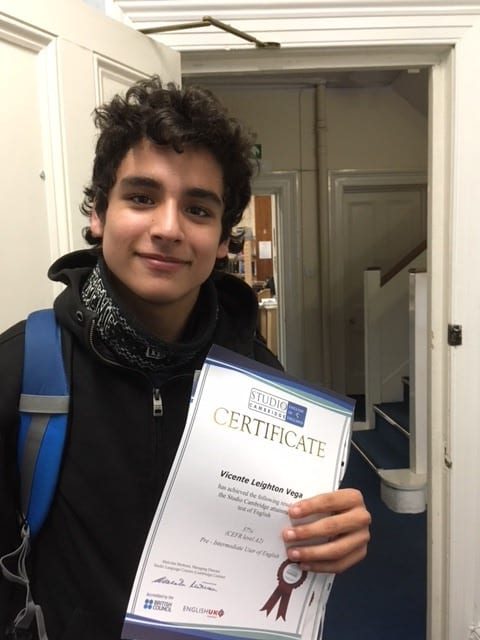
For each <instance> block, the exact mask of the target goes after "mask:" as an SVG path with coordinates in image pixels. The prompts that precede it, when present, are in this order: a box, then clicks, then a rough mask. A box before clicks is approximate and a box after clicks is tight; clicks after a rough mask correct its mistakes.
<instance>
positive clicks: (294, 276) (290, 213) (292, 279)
mask: <svg viewBox="0 0 480 640" xmlns="http://www.w3.org/2000/svg"><path fill="white" fill-rule="evenodd" d="M252 192H253V194H254V195H274V196H275V205H276V206H275V216H276V219H275V224H276V229H277V240H278V246H277V269H278V282H276V283H275V289H276V292H277V304H278V322H277V327H278V346H279V354H280V360H281V362H282V364H283V366H284V367H285V369H286V370H287V371H288V372H289V373H290V374H291V375H294V376H301V373H302V367H303V359H302V353H301V350H300V349H299V348H298V345H299V344H302V343H303V328H302V314H301V310H302V309H303V288H302V272H301V264H302V259H301V256H302V243H301V228H302V225H301V219H300V216H299V212H300V211H301V206H300V190H299V175H298V172H297V171H273V172H270V173H261V174H260V175H258V176H257V177H256V178H255V180H254V181H253V185H252ZM287 292H288V295H287ZM287 336H288V339H287Z"/></svg>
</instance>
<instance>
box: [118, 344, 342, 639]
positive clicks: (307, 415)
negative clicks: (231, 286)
mask: <svg viewBox="0 0 480 640" xmlns="http://www.w3.org/2000/svg"><path fill="white" fill-rule="evenodd" d="M352 413H353V401H351V400H350V399H348V398H343V397H340V396H336V395H335V394H333V393H331V392H327V391H324V390H319V389H316V388H313V387H311V386H308V385H306V384H302V383H299V382H298V381H296V380H293V379H291V378H290V377H288V376H286V375H285V374H283V373H281V372H279V371H276V370H274V369H271V368H269V367H265V366H263V365H260V364H259V363H256V362H254V361H252V360H249V359H246V358H243V357H240V356H238V355H237V354H234V353H232V352H230V351H227V350H225V349H222V348H220V347H216V346H214V347H213V348H212V349H211V351H210V353H209V355H208V357H207V359H206V361H205V364H204V366H203V368H202V371H201V373H200V376H199V378H198V381H197V384H196V387H195V392H194V394H193V396H192V400H191V404H190V409H189V414H188V418H187V423H186V425H185V430H184V434H183V437H182V440H181V443H180V446H179V448H178V451H177V455H176V458H175V461H174V463H173V466H172V470H171V472H170V476H169V479H168V482H167V485H166V487H165V490H164V492H163V495H162V498H161V500H160V503H159V506H158V509H157V512H156V514H155V517H154V520H153V523H152V526H151V529H150V532H149V534H148V537H147V541H146V544H145V548H144V551H143V554H142V557H141V560H140V563H139V567H138V571H137V575H136V578H135V582H134V585H133V588H132V593H131V596H130V600H129V604H128V609H127V613H126V617H125V622H124V627H123V631H122V638H126V639H135V640H153V639H157V638H162V637H165V636H166V637H168V638H170V639H171V640H180V639H181V638H184V639H185V640H192V637H195V636H196V637H202V638H217V637H218V638H219V639H220V638H223V639H225V638H237V639H238V638H250V639H258V640H265V639H267V638H272V639H273V638H285V639H287V638H288V639H291V640H294V639H297V638H298V639H302V640H303V639H305V640H313V639H315V638H316V637H317V635H318V633H319V632H321V626H322V620H323V613H324V609H325V604H326V600H327V597H328V593H329V591H330V587H331V584H332V581H333V576H332V575H329V574H316V573H307V572H306V571H302V570H301V568H300V566H299V565H297V564H295V563H293V562H291V561H289V560H288V559H287V555H286V547H285V543H284V542H283V539H282V537H281V531H282V529H283V528H284V527H286V526H288V525H289V524H290V519H289V517H288V514H287V509H288V506H289V505H290V504H291V503H292V502H295V501H297V500H299V499H301V498H306V497H310V496H312V495H315V494H318V493H322V492H327V491H332V490H334V489H336V488H337V487H338V484H339V482H340V480H341V478H342V476H343V473H344V470H345V465H346V460H347V457H348V451H349V446H350V431H351V420H352Z"/></svg>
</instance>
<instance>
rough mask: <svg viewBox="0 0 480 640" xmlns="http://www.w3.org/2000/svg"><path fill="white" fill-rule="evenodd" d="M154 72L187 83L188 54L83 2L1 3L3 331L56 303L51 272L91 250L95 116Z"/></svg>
mask: <svg viewBox="0 0 480 640" xmlns="http://www.w3.org/2000/svg"><path fill="white" fill-rule="evenodd" d="M153 73H158V74H159V75H160V76H161V78H162V79H163V80H165V81H174V82H176V83H179V82H180V56H179V54H178V53H177V52H174V51H172V50H170V49H168V48H167V47H164V46H162V45H159V44H158V43H154V42H153V40H151V39H150V38H149V37H147V36H144V35H142V34H140V33H138V32H136V31H134V30H133V29H131V28H129V27H126V26H124V25H122V24H120V23H118V22H115V21H113V20H111V19H109V18H106V17H105V16H103V15H102V14H101V13H100V12H98V11H96V10H95V9H92V8H91V7H89V6H87V5H86V4H85V3H84V2H82V0H68V2H65V1H63V0H42V1H41V2H38V1H36V0H22V1H21V2H17V1H16V0H0V95H1V96H2V98H1V100H0V140H1V144H0V171H1V175H2V185H3V187H2V208H1V212H0V237H1V240H2V249H1V251H0V287H1V291H2V305H1V312H0V331H1V330H3V329H5V328H6V327H8V326H9V325H11V324H13V323H14V322H16V321H17V320H20V319H23V318H24V317H25V315H26V314H27V313H28V312H29V311H31V310H33V309H35V308H42V307H48V306H51V304H52V300H53V297H54V295H55V293H56V292H57V291H58V287H57V288H56V287H55V286H54V285H53V284H52V283H50V282H49V281H48V280H47V277H46V272H47V269H48V266H49V265H50V263H51V262H52V261H53V260H54V259H55V258H57V257H58V256H60V255H61V254H63V253H65V252H67V251H69V250H72V249H77V248H81V247H83V246H86V245H85V243H84V241H83V239H82V236H81V229H82V227H84V226H85V224H86V218H84V217H83V216H82V215H81V214H80V212H79V208H78V207H79V204H80V202H81V200H82V195H83V194H82V191H83V187H84V186H85V184H86V183H87V182H88V180H89V175H90V171H91V165H92V160H93V149H94V143H95V129H94V126H93V123H92V118H91V112H92V110H93V109H94V107H95V106H96V105H98V104H100V103H102V102H104V101H105V100H108V98H109V97H111V96H112V95H113V94H114V93H116V92H118V91H119V90H123V89H125V88H126V87H127V86H128V85H130V84H131V83H132V81H134V80H136V79H138V78H141V77H143V76H146V75H150V74H153Z"/></svg>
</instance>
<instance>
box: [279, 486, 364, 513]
mask: <svg viewBox="0 0 480 640" xmlns="http://www.w3.org/2000/svg"><path fill="white" fill-rule="evenodd" d="M356 506H363V507H364V506H365V503H364V501H363V496H362V494H361V492H360V491H358V490H357V489H339V490H338V491H332V492H330V493H321V494H319V495H317V496H313V497H312V498H306V499H305V500H300V501H299V502H295V503H294V504H292V505H290V507H289V510H288V513H289V515H290V517H291V518H303V517H306V516H311V515H313V514H319V513H339V512H341V511H347V510H349V509H352V508H353V507H356Z"/></svg>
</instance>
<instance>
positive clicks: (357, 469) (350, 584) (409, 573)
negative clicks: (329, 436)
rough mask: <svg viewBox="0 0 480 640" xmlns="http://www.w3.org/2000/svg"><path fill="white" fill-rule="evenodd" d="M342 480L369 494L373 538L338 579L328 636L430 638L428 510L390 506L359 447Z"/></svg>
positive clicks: (328, 639) (338, 639)
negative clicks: (365, 553)
mask: <svg viewBox="0 0 480 640" xmlns="http://www.w3.org/2000/svg"><path fill="white" fill-rule="evenodd" d="M342 486H344V487H356V488H358V489H360V490H361V491H362V493H363V494H364V498H365V502H366V504H367V507H368V509H369V511H370V513H371V514H372V519H373V521H372V526H371V535H372V539H371V541H370V545H369V551H368V556H367V558H366V559H365V560H364V561H363V562H362V563H360V564H359V565H357V566H356V567H354V568H352V569H350V570H349V571H347V572H345V573H344V574H342V575H339V576H337V577H336V579H335V582H334V584H333V588H332V593H331V595H330V599H329V601H328V605H327V614H326V619H325V629H324V635H323V639H324V640H425V618H426V514H425V513H423V514H419V515H410V514H397V513H394V512H393V511H390V509H388V508H387V507H386V506H385V505H384V504H383V502H382V501H381V500H380V493H379V492H380V489H379V481H378V478H377V477H376V475H375V474H374V473H373V471H371V470H370V468H369V467H368V466H367V465H366V464H365V463H364V462H363V460H362V459H361V458H360V456H359V455H358V453H357V452H356V451H355V450H354V449H352V453H351V456H350V461H349V466H348V469H347V473H346V476H345V479H344V482H343V485H342Z"/></svg>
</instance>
